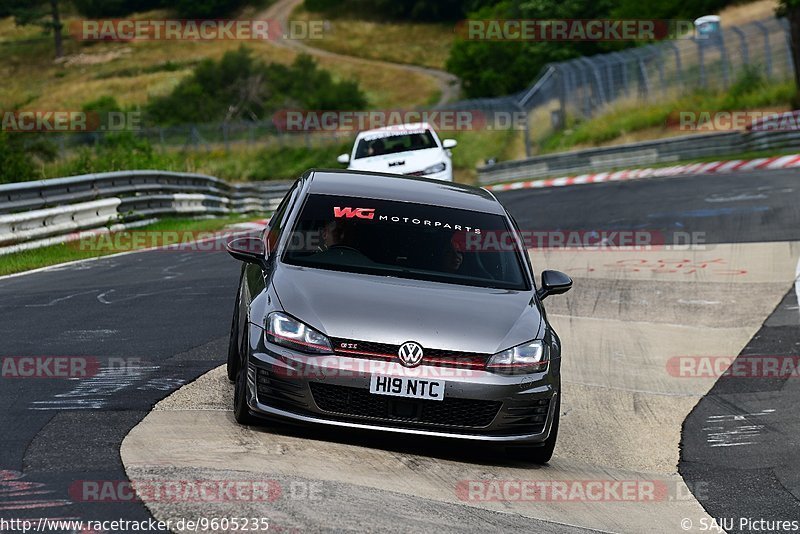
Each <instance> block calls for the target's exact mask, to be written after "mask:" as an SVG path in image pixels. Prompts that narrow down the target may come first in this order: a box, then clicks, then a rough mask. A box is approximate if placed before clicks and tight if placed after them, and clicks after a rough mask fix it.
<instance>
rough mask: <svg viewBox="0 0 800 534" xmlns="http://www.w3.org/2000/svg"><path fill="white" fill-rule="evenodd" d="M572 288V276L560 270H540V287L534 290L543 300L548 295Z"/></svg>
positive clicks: (564, 291) (558, 293)
mask: <svg viewBox="0 0 800 534" xmlns="http://www.w3.org/2000/svg"><path fill="white" fill-rule="evenodd" d="M570 289H572V278H570V277H569V276H567V275H566V274H564V273H562V272H561V271H542V287H541V288H539V290H538V291H537V292H536V294H537V295H539V298H540V299H542V300H544V299H545V298H547V297H548V296H550V295H560V294H562V293H566V292H567V291H569V290H570Z"/></svg>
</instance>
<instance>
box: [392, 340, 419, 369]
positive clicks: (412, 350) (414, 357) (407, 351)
mask: <svg viewBox="0 0 800 534" xmlns="http://www.w3.org/2000/svg"><path fill="white" fill-rule="evenodd" d="M397 355H398V356H399V357H400V363H402V364H403V365H404V366H406V367H416V366H418V365H419V364H420V362H422V346H421V345H420V344H419V343H415V342H413V341H408V342H406V343H403V344H402V345H400V349H399V350H398V351H397Z"/></svg>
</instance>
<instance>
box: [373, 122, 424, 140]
mask: <svg viewBox="0 0 800 534" xmlns="http://www.w3.org/2000/svg"><path fill="white" fill-rule="evenodd" d="M432 129H433V128H431V125H430V124H428V123H427V122H409V123H405V124H394V125H392V126H383V127H381V128H372V129H371V130H363V131H361V132H358V137H359V138H361V137H364V136H366V135H373V134H386V135H392V134H396V133H403V132H408V133H417V132H421V131H423V130H432Z"/></svg>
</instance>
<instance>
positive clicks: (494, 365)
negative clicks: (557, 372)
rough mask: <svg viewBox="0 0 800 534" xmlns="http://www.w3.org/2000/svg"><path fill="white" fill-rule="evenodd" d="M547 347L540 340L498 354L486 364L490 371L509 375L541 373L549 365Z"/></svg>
mask: <svg viewBox="0 0 800 534" xmlns="http://www.w3.org/2000/svg"><path fill="white" fill-rule="evenodd" d="M548 356H549V355H548V351H547V345H545V344H544V342H543V341H542V340H540V339H537V340H535V341H529V342H528V343H523V344H522V345H517V346H516V347H512V348H510V349H508V350H504V351H503V352H498V353H497V354H495V355H494V356H492V357H491V358H489V362H488V363H487V364H486V368H487V369H488V370H490V371H495V372H498V373H507V374H524V373H540V372H542V371H546V370H547V365H548V363H549V357H548Z"/></svg>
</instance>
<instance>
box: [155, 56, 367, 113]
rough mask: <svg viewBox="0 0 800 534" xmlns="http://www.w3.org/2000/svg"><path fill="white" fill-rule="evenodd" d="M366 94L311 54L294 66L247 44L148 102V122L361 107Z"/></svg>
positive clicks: (203, 64) (207, 63) (200, 67)
mask: <svg viewBox="0 0 800 534" xmlns="http://www.w3.org/2000/svg"><path fill="white" fill-rule="evenodd" d="M365 106H366V97H365V96H364V93H363V92H362V91H361V89H360V88H359V86H358V83H356V82H349V81H342V82H336V81H334V80H333V78H332V77H331V75H330V73H329V72H328V71H326V70H322V69H320V68H318V66H317V64H316V62H315V61H314V60H313V59H311V57H310V56H305V55H301V56H298V57H297V59H296V60H295V61H294V63H293V64H292V65H290V66H288V67H287V66H285V65H279V64H265V63H263V62H262V61H259V60H256V59H254V58H253V57H252V55H251V53H250V51H249V50H248V49H246V48H244V47H242V48H240V49H239V50H238V51H235V52H228V53H226V54H225V55H224V56H223V57H222V59H221V60H220V61H218V62H216V61H213V60H210V59H208V60H205V61H203V62H201V63H200V64H199V65H198V66H197V67H196V68H195V71H194V74H193V75H192V76H191V77H189V78H187V79H185V80H184V81H182V82H181V83H179V84H178V86H177V87H175V89H174V90H173V91H172V93H171V94H169V95H166V96H163V97H160V98H155V99H153V100H151V101H150V102H149V103H148V105H147V109H146V111H147V118H148V120H150V121H152V122H155V123H157V124H168V125H169V124H172V125H174V124H186V123H196V122H214V121H222V120H226V121H227V120H265V119H267V118H269V117H271V116H272V114H273V113H274V112H275V111H277V110H279V109H282V108H297V107H303V108H305V109H326V110H333V109H360V108H363V107H365Z"/></svg>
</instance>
